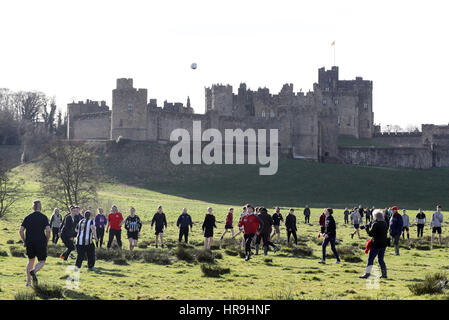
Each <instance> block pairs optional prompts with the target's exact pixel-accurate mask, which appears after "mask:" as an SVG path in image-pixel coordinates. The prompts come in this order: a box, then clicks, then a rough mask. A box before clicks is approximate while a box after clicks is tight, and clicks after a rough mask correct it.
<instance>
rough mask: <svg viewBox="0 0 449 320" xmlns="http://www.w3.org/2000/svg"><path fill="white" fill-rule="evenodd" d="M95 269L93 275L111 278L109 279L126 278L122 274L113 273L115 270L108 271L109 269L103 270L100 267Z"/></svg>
mask: <svg viewBox="0 0 449 320" xmlns="http://www.w3.org/2000/svg"><path fill="white" fill-rule="evenodd" d="M96 269H97V270H96V271H95V273H97V274H101V275H106V276H111V277H120V278H122V277H126V275H125V274H123V273H118V272H114V271H117V269H110V270H109V269H105V268H102V267H98V268H96Z"/></svg>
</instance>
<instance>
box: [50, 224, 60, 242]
mask: <svg viewBox="0 0 449 320" xmlns="http://www.w3.org/2000/svg"><path fill="white" fill-rule="evenodd" d="M51 231H52V233H53V237H52V238H51V242H53V243H54V244H57V243H58V239H59V234H58V233H59V228H51Z"/></svg>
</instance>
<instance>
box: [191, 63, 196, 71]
mask: <svg viewBox="0 0 449 320" xmlns="http://www.w3.org/2000/svg"><path fill="white" fill-rule="evenodd" d="M196 67H197V65H196V63H195V62H194V63H192V64H191V65H190V68H192V69H193V70H195V69H196Z"/></svg>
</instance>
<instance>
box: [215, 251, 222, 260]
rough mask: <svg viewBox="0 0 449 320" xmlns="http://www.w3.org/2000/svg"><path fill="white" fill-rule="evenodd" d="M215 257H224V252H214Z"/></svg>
mask: <svg viewBox="0 0 449 320" xmlns="http://www.w3.org/2000/svg"><path fill="white" fill-rule="evenodd" d="M214 258H215V259H223V254H221V252H214Z"/></svg>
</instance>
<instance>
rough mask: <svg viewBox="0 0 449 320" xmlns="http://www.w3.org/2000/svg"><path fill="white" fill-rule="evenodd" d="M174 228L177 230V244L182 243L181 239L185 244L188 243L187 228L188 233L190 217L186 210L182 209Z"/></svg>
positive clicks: (190, 224)
mask: <svg viewBox="0 0 449 320" xmlns="http://www.w3.org/2000/svg"><path fill="white" fill-rule="evenodd" d="M176 226H177V227H178V228H179V242H181V241H182V237H184V241H185V243H187V242H188V241H189V226H190V231H192V226H193V222H192V217H191V216H190V215H189V214H188V213H187V209H186V208H183V209H182V213H181V215H180V216H179V217H178V221H177V222H176Z"/></svg>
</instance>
